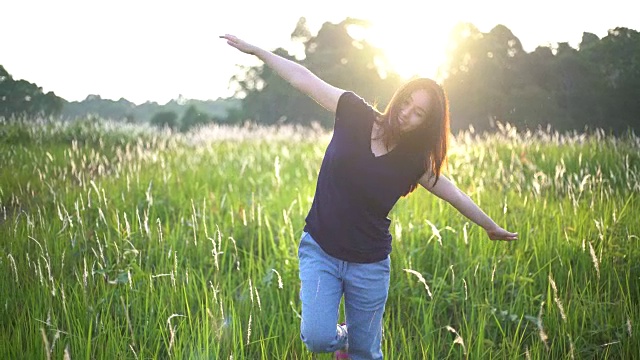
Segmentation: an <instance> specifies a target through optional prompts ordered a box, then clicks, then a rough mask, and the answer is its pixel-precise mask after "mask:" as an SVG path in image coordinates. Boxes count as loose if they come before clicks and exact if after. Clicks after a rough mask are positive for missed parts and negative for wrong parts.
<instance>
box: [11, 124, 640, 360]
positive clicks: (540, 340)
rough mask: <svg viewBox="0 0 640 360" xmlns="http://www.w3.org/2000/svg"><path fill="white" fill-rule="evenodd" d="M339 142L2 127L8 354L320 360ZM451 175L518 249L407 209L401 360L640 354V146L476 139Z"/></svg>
mask: <svg viewBox="0 0 640 360" xmlns="http://www.w3.org/2000/svg"><path fill="white" fill-rule="evenodd" d="M329 136H330V135H329V134H326V133H323V132H321V131H318V130H314V131H311V130H309V129H306V130H305V129H297V128H290V127H283V128H279V129H268V128H256V127H253V128H244V129H238V128H225V127H217V128H208V129H203V130H201V131H200V132H198V133H191V134H187V135H175V134H169V133H164V132H158V131H153V130H151V129H146V128H141V127H136V126H129V125H118V124H114V123H99V122H95V121H84V122H79V123H74V124H58V123H51V122H40V123H33V124H21V123H8V122H3V123H0V166H1V172H0V274H2V275H1V276H0V329H1V331H0V359H49V358H51V359H62V358H71V359H104V358H107V359H109V358H112V359H115V358H117V359H120V358H127V359H155V358H177V359H310V358H311V354H310V353H309V352H308V351H307V350H306V349H305V348H304V346H303V344H302V342H301V340H300V338H299V312H300V302H299V299H298V290H299V281H298V273H297V270H298V268H297V266H298V262H297V243H298V241H299V237H300V235H301V232H302V227H303V224H304V217H305V216H306V212H307V210H308V209H309V207H310V205H311V201H312V197H313V194H314V190H315V180H316V176H317V172H318V170H319V168H320V162H321V160H322V155H323V152H324V149H325V147H326V145H327V143H328V141H329ZM447 175H448V176H449V177H450V178H452V179H453V181H454V182H456V183H457V185H458V186H459V187H460V188H461V189H462V190H464V191H465V192H467V194H469V195H470V196H471V197H472V199H474V200H475V201H476V202H477V203H478V204H479V205H480V206H481V207H482V208H483V209H484V210H485V211H486V212H487V213H488V214H489V215H490V216H491V217H493V218H494V219H495V220H496V221H497V222H498V223H499V224H501V225H503V226H504V227H505V228H507V229H508V230H512V231H517V232H518V233H519V234H520V239H519V240H518V241H516V242H513V243H504V242H491V241H490V240H488V239H487V238H486V237H485V235H484V233H483V231H482V230H481V229H480V228H478V227H477V226H475V225H473V224H471V223H469V221H468V220H467V219H465V218H464V217H462V216H461V215H459V214H458V213H457V212H456V211H455V210H454V209H453V208H452V207H451V206H449V205H448V204H446V203H444V202H443V201H441V200H438V199H437V198H435V197H434V196H432V195H431V194H429V193H428V192H427V191H426V190H424V189H419V190H416V192H414V193H413V194H411V195H410V196H408V197H406V198H402V199H401V200H400V201H399V202H398V204H397V205H396V207H395V208H394V210H393V211H392V213H391V214H390V218H391V219H392V225H391V226H392V228H391V232H392V234H393V235H394V242H393V244H394V249H393V253H392V256H391V259H392V272H391V288H390V293H389V301H388V303H387V310H386V313H385V317H384V337H383V351H384V353H385V356H386V358H388V359H467V358H468V359H490V358H491V359H515V358H519V359H548V358H552V359H574V358H575V359H592V358H593V359H633V358H638V355H639V354H640V334H639V333H640V328H638V324H639V323H640V303H639V299H640V288H639V284H640V261H639V260H640V246H639V245H640V238H639V236H640V221H639V217H640V138H638V137H637V136H634V135H631V136H625V137H624V138H613V137H609V136H606V135H605V134H604V133H603V132H601V131H596V132H594V133H592V134H590V135H581V134H566V135H562V134H557V133H551V132H537V133H516V132H515V129H512V128H509V127H503V128H502V129H501V131H500V132H499V133H498V134H494V135H490V136H483V135H477V134H473V133H469V132H467V133H463V134H460V135H458V136H456V138H455V139H454V141H453V142H452V148H451V151H450V163H449V168H448V171H447ZM317 358H318V359H329V358H330V355H319V356H318V357H317Z"/></svg>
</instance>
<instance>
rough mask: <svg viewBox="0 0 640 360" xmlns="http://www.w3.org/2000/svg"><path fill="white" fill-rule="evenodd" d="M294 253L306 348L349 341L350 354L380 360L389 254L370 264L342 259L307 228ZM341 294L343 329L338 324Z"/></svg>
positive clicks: (326, 348) (319, 348)
mask: <svg viewBox="0 0 640 360" xmlns="http://www.w3.org/2000/svg"><path fill="white" fill-rule="evenodd" d="M298 257H299V260H300V300H301V301H302V322H301V325H300V337H301V339H302V341H303V342H304V343H305V345H306V346H307V348H308V349H309V350H311V351H312V352H333V351H336V350H339V349H342V348H344V347H345V345H347V343H348V348H349V351H348V353H349V357H350V358H351V359H354V360H358V359H382V349H381V347H382V314H383V313H384V306H385V303H386V301H387V295H388V293H389V271H390V265H391V260H390V258H389V257H388V256H387V258H386V259H384V260H382V261H379V262H376V263H370V264H360V263H352V262H348V261H342V260H339V259H336V258H334V257H332V256H330V255H329V254H327V253H325V252H324V251H323V250H322V248H320V246H319V245H318V244H317V243H316V242H315V240H314V239H313V238H312V237H311V235H310V234H308V233H306V232H304V233H303V234H302V239H301V240H300V246H299V248H298ZM343 295H344V309H345V316H346V328H345V327H343V326H340V325H338V307H339V305H340V299H341V298H342V296H343ZM347 329H348V330H347Z"/></svg>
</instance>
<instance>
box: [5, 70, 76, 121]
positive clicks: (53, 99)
mask: <svg viewBox="0 0 640 360" xmlns="http://www.w3.org/2000/svg"><path fill="white" fill-rule="evenodd" d="M63 102H64V100H63V99H62V98H59V97H58V96H56V95H55V94H54V93H53V92H51V91H50V92H48V93H46V94H45V93H44V92H43V91H42V88H40V87H38V86H37V85H35V84H32V83H30V82H28V81H25V80H18V81H16V80H14V79H13V77H12V76H11V75H10V74H9V73H8V72H7V70H5V68H4V67H3V66H2V65H0V118H3V117H4V118H6V119H9V118H12V117H25V118H36V117H38V116H40V117H48V116H52V115H58V114H60V111H61V109H62V106H63Z"/></svg>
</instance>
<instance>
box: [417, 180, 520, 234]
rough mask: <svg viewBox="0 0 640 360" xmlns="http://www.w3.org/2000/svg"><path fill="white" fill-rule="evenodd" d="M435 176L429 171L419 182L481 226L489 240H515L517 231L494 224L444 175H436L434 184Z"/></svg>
mask: <svg viewBox="0 0 640 360" xmlns="http://www.w3.org/2000/svg"><path fill="white" fill-rule="evenodd" d="M434 182H435V177H434V176H432V175H431V173H426V174H424V175H423V176H422V177H421V178H420V180H419V183H420V185H422V186H423V187H424V188H425V189H427V190H429V191H430V192H431V193H432V194H434V195H436V196H437V197H439V198H441V199H443V200H445V201H446V202H448V203H449V204H451V205H452V206H453V207H455V208H456V209H457V210H458V211H459V212H460V213H461V214H462V215H464V216H466V217H467V218H468V219H469V220H471V221H473V222H474V223H476V224H478V225H479V226H481V227H482V228H483V229H484V230H485V231H486V232H487V235H488V236H489V239H491V240H507V241H511V240H517V239H518V233H512V232H509V231H507V230H505V229H503V228H501V227H500V226H498V224H496V223H495V222H494V221H493V220H492V219H491V218H490V217H489V216H487V214H485V213H484V212H483V211H482V209H480V208H479V207H478V205H476V203H474V202H473V200H471V198H470V197H469V196H468V195H467V194H465V193H464V192H462V190H460V189H458V187H457V186H455V185H454V184H453V183H452V182H451V181H449V179H447V178H446V177H445V176H444V175H440V176H439V177H438V182H437V183H436V184H435V185H434Z"/></svg>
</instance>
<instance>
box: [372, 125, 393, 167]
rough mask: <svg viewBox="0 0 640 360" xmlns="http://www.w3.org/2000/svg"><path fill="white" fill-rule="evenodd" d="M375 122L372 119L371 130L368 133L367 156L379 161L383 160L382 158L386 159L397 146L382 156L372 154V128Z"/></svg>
mask: <svg viewBox="0 0 640 360" xmlns="http://www.w3.org/2000/svg"><path fill="white" fill-rule="evenodd" d="M375 122H376V120H375V119H374V120H373V122H372V123H371V129H370V131H369V154H370V155H371V157H372V158H374V159H381V158H384V157H388V156H389V155H390V154H391V153H392V152H394V151H395V150H396V148H397V147H398V145H397V144H396V145H395V146H394V147H392V148H391V149H390V150H388V151H387V152H385V153H384V154H380V155H376V154H375V153H374V152H373V139H372V137H373V127H374V126H375ZM383 146H384V144H383Z"/></svg>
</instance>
